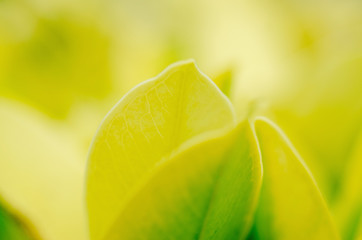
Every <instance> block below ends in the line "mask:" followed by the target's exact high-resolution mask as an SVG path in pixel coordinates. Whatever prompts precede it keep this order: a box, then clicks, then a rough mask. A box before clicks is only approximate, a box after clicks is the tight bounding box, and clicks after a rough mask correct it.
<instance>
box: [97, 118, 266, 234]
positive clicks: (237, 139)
mask: <svg viewBox="0 0 362 240" xmlns="http://www.w3.org/2000/svg"><path fill="white" fill-rule="evenodd" d="M184 149H185V150H184V151H182V152H180V153H178V154H176V155H175V156H174V157H172V158H171V159H170V160H168V161H167V162H164V163H163V164H162V165H161V166H160V167H159V168H158V169H156V170H155V171H154V173H153V174H152V175H151V176H150V177H149V178H148V179H147V180H146V181H145V183H144V185H143V186H142V188H140V190H139V191H138V192H137V193H135V194H134V196H133V197H132V198H131V199H130V200H129V202H128V204H126V206H125V207H124V209H123V210H122V211H121V213H120V215H119V216H118V220H117V221H116V223H115V224H114V225H113V227H112V228H111V231H109V234H108V235H107V237H106V238H104V239H107V240H118V239H124V240H127V239H160V240H161V239H165V240H166V239H203V240H210V239H242V238H244V237H245V235H246V234H247V233H248V231H249V228H250V225H251V223H252V219H253V215H254V210H255V208H256V203H257V197H258V195H259V190H260V186H261V175H262V172H261V163H260V156H259V152H258V149H257V145H256V141H255V138H254V135H253V133H252V131H251V128H250V126H249V124H246V123H245V122H244V123H242V124H240V125H239V126H238V127H237V128H236V129H233V131H231V132H229V133H227V134H226V135H225V133H224V134H222V135H221V136H220V134H218V135H214V136H211V137H209V136H208V137H207V138H206V140H205V138H204V139H202V141H198V142H197V143H195V142H194V141H192V142H189V144H188V145H187V146H186V147H185V148H184Z"/></svg>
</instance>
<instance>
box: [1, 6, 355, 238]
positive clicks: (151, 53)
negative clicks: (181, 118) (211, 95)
mask: <svg viewBox="0 0 362 240" xmlns="http://www.w3.org/2000/svg"><path fill="white" fill-rule="evenodd" d="M189 58H193V59H195V60H196V62H197V64H198V65H199V67H200V69H201V70H202V71H203V72H205V73H206V74H207V75H208V76H210V77H211V78H212V79H213V80H215V81H223V80H225V78H227V79H228V80H230V81H231V87H230V98H231V100H232V102H233V104H234V106H235V107H236V109H237V113H238V116H239V118H240V119H242V118H243V117H245V116H255V115H265V116H268V117H269V118H271V119H273V120H274V121H275V122H276V123H277V124H278V125H279V126H280V127H281V128H282V129H283V130H284V131H285V132H286V134H287V135H288V137H289V138H290V139H291V141H292V142H293V144H294V145H295V147H296V148H297V150H298V151H299V153H300V154H301V156H302V157H303V158H304V160H305V161H306V163H307V164H308V166H309V168H310V169H311V171H312V173H313V175H314V177H315V179H316V181H317V182H318V185H319V187H320V189H321V192H322V195H323V196H324V197H325V199H326V201H327V203H328V206H329V208H330V209H331V212H332V215H333V217H334V218H335V220H336V223H337V227H338V228H339V229H340V232H341V235H342V237H343V239H354V238H356V237H357V236H358V232H359V231H360V232H361V233H360V235H359V236H362V177H361V176H362V128H361V127H362V2H361V1H359V0H343V1H342V0H318V1H311V0H305V1H301V0H274V1H251V0H249V1H236V0H235V1H234V0H224V1H206V0H198V1H191V0H183V1H166V0H158V1H145V0H121V1H116V0H105V1H97V0H88V1H85V0H76V1H74V0H0V238H1V229H5V226H10V225H11V226H12V227H8V228H7V229H10V230H7V231H13V234H21V233H15V232H18V230H17V226H21V227H22V228H25V229H26V231H28V232H31V234H32V235H36V236H39V238H42V239H62V240H64V239H70V240H71V239H86V235H87V234H86V227H85V226H86V223H85V222H86V221H85V218H86V216H85V207H84V179H85V176H84V174H85V168H86V158H87V151H88V147H89V145H90V142H91V140H92V136H93V135H94V134H95V132H96V130H97V127H98V125H99V124H100V122H101V120H102V118H103V117H104V116H105V115H106V113H107V112H108V111H109V110H110V109H111V107H112V106H113V105H114V104H115V103H116V102H117V101H118V100H119V99H120V98H121V97H122V96H123V94H125V93H126V92H127V91H128V90H130V89H131V88H132V87H134V86H135V85H136V84H138V83H140V82H141V81H144V80H146V79H149V78H151V77H154V76H156V75H157V74H158V73H159V72H161V71H162V70H163V69H164V68H165V67H167V66H168V65H169V64H171V63H173V62H175V61H179V60H184V59H189ZM220 79H221V80H220ZM1 219H2V220H1ZM11 229H13V230H11ZM3 231H4V230H3ZM24 239H26V238H25V237H24Z"/></svg>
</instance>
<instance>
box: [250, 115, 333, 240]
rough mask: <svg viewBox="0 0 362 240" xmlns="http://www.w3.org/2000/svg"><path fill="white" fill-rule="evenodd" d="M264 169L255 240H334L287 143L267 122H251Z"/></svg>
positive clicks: (321, 205) (324, 213)
mask: <svg viewBox="0 0 362 240" xmlns="http://www.w3.org/2000/svg"><path fill="white" fill-rule="evenodd" d="M255 131H256V134H257V138H258V141H259V144H260V149H261V156H262V162H263V168H264V180H263V186H262V190H261V198H260V203H259V208H258V214H257V221H256V235H257V236H258V238H259V239H338V235H337V233H336V229H335V226H334V224H333V222H332V219H331V216H330V214H329V212H328V209H327V206H326V204H325V202H324V200H323V198H322V196H321V193H320V191H319V189H318V188H317V186H316V183H315V182H314V180H313V178H312V176H311V174H310V172H309V170H308V169H307V168H306V166H305V164H304V162H303V161H302V160H301V159H300V157H299V156H298V154H297V153H296V152H295V150H294V149H293V147H292V146H291V145H290V143H289V140H287V139H286V137H285V136H284V135H283V133H281V132H280V130H279V129H278V127H277V126H275V125H274V124H273V123H272V122H270V121H269V120H267V119H263V118H260V119H258V120H256V122H255Z"/></svg>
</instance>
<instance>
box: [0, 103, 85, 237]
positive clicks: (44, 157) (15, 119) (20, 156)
mask: <svg viewBox="0 0 362 240" xmlns="http://www.w3.org/2000/svg"><path fill="white" fill-rule="evenodd" d="M58 128H59V126H58V125H57V124H55V123H54V122H53V121H48V119H47V118H44V116H43V115H41V114H38V113H37V112H34V111H33V110H31V109H29V108H27V107H24V106H23V105H21V104H16V103H14V102H11V101H8V100H3V99H0V133H1V134H0V146H1V150H0V195H1V197H2V198H3V199H4V202H6V203H9V205H11V207H12V208H13V209H15V210H16V212H19V213H20V214H21V215H20V217H24V218H26V219H27V220H28V221H30V222H31V223H32V226H33V227H34V228H35V229H36V231H37V232H38V233H39V235H40V236H41V238H42V239H46V240H48V239H49V240H64V239H67V240H83V239H86V222H85V214H84V212H85V211H84V202H83V198H84V197H83V191H82V189H83V186H84V172H83V168H84V164H83V163H82V162H81V161H80V153H78V151H77V150H76V149H73V146H72V144H71V141H70V140H69V139H68V138H67V137H66V136H63V134H65V131H64V129H63V128H60V129H58ZM21 220H23V219H21Z"/></svg>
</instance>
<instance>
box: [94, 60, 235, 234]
mask: <svg viewBox="0 0 362 240" xmlns="http://www.w3.org/2000/svg"><path fill="white" fill-rule="evenodd" d="M234 121H235V117H234V113H233V109H232V107H231V104H230V102H229V101H228V100H227V98H226V97H225V96H224V95H223V94H222V93H221V92H220V90H219V89H218V88H217V87H216V86H215V85H214V84H213V83H212V81H211V80H210V79H208V78H207V77H206V76H205V75H203V74H202V73H201V72H200V71H199V70H198V68H197V67H196V65H195V64H194V62H192V61H188V62H183V63H178V64H175V65H172V66H170V67H169V68H167V69H166V70H165V71H164V72H163V73H161V74H160V75H159V76H157V77H156V78H154V79H151V80H149V81H146V82H144V83H142V84H141V85H139V86H137V87H136V88H135V89H133V90H132V91H131V92H130V93H128V94H127V95H126V96H125V97H124V98H123V99H122V100H121V101H120V102H119V103H118V104H117V105H116V107H115V108H114V109H113V110H112V111H111V112H110V113H109V114H108V116H107V117H106V119H105V120H104V122H103V123H102V125H101V127H100V129H99V131H98V133H97V135H96V137H95V139H94V142H93V145H92V147H91V151H90V157H89V168H88V182H87V206H88V213H89V222H90V235H91V239H94V240H98V239H101V238H102V237H104V235H105V234H106V232H107V230H108V228H109V227H110V226H111V224H113V222H114V221H115V220H116V218H117V216H118V214H119V212H120V211H121V209H122V206H123V205H124V203H125V201H126V198H127V197H129V196H131V195H132V194H130V192H131V191H135V189H137V185H138V184H139V183H140V182H141V180H142V179H143V178H144V177H145V176H146V175H148V174H149V173H150V171H151V170H152V169H153V168H154V167H155V166H156V165H157V164H160V163H161V162H162V161H166V160H167V158H168V157H169V156H170V154H171V153H172V152H173V151H175V150H176V149H177V148H178V147H179V146H180V145H181V144H182V143H184V142H185V141H187V140H189V139H191V138H193V137H196V136H198V135H200V134H202V133H205V132H208V131H210V130H216V129H221V128H225V127H226V126H228V125H231V124H234Z"/></svg>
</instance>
